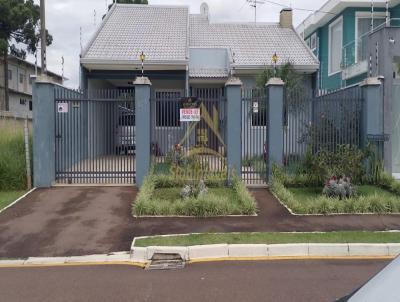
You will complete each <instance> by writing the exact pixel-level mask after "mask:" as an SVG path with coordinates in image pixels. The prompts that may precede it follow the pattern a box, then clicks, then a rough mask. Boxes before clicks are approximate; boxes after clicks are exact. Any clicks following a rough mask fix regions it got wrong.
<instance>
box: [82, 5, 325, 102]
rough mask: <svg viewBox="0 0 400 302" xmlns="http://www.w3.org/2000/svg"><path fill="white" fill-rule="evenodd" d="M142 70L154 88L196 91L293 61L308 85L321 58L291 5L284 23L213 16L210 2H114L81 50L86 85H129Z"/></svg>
mask: <svg viewBox="0 0 400 302" xmlns="http://www.w3.org/2000/svg"><path fill="white" fill-rule="evenodd" d="M142 52H143V53H144V55H145V56H146V59H145V62H144V75H145V76H147V77H148V78H149V79H150V81H151V82H152V88H153V95H154V96H158V95H161V94H162V93H173V94H175V95H176V94H178V95H182V96H184V95H187V96H189V95H195V94H197V93H200V92H199V91H200V90H199V89H200V88H204V87H207V88H215V89H216V90H222V88H223V87H224V84H225V83H226V81H227V80H228V78H229V77H231V76H235V77H239V78H240V79H241V80H242V82H243V85H244V86H245V87H254V86H255V85H256V77H257V75H258V74H259V73H261V72H262V71H263V70H264V69H265V68H272V57H273V55H274V53H276V54H277V55H278V58H279V60H278V64H283V63H286V62H291V63H292V64H293V65H294V67H295V68H296V70H298V71H299V72H301V73H303V74H304V75H305V77H306V78H307V80H308V83H307V85H309V86H311V84H312V80H313V76H314V75H315V73H316V71H317V70H318V67H319V62H318V60H317V59H316V57H315V56H314V55H313V54H312V52H311V51H310V50H309V49H308V47H307V46H306V44H305V43H304V41H303V40H302V39H301V37H300V36H299V35H298V34H297V33H296V31H295V30H294V28H293V26H292V10H291V9H284V10H282V12H281V16H280V23H257V24H254V23H216V22H212V20H210V17H209V9H208V6H207V4H203V5H202V6H201V13H200V14H190V13H189V8H188V7H187V6H166V5H161V6H156V5H129V4H114V5H113V7H112V8H111V10H110V11H109V12H108V14H107V15H106V17H105V18H104V20H103V22H102V24H101V26H100V27H99V29H98V31H97V32H96V33H95V35H94V36H93V38H92V39H91V40H90V42H89V43H88V45H87V46H86V48H85V49H84V50H83V51H82V54H81V70H82V77H81V78H82V84H81V86H82V88H88V89H95V88H122V87H129V86H130V85H131V82H132V80H134V79H135V77H136V76H138V75H141V68H142V66H141V61H140V59H139V56H140V54H141V53H142Z"/></svg>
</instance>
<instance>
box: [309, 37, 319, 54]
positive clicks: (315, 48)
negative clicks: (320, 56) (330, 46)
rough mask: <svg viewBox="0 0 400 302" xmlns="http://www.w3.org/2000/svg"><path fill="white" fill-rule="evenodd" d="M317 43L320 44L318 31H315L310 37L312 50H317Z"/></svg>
mask: <svg viewBox="0 0 400 302" xmlns="http://www.w3.org/2000/svg"><path fill="white" fill-rule="evenodd" d="M313 40H314V43H315V45H314V47H313ZM317 45H318V42H317V33H313V34H312V35H311V37H310V49H311V50H312V51H315V50H317Z"/></svg>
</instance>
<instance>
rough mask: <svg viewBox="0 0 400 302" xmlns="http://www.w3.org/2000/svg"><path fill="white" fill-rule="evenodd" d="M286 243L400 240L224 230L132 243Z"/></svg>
mask: <svg viewBox="0 0 400 302" xmlns="http://www.w3.org/2000/svg"><path fill="white" fill-rule="evenodd" d="M224 243H226V244H288V243H400V232H330V233H228V234H193V235H184V236H168V237H161V236H155V237H149V238H144V239H137V240H136V241H135V246H137V247H146V246H192V245H206V244H224Z"/></svg>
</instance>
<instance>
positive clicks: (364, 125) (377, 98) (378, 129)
mask: <svg viewBox="0 0 400 302" xmlns="http://www.w3.org/2000/svg"><path fill="white" fill-rule="evenodd" d="M381 85H382V83H381V81H380V80H379V79H378V78H367V79H365V80H364V81H363V82H362V83H361V84H360V86H361V88H362V96H363V101H364V103H363V106H362V111H361V147H363V148H365V147H366V146H367V145H368V143H369V142H371V143H374V144H375V145H376V146H375V147H376V148H377V149H376V151H377V152H379V153H380V154H377V155H383V149H384V142H385V141H386V140H387V139H388V138H387V137H386V136H385V133H384V115H383V110H384V99H383V95H382V89H381ZM388 162H389V165H388V166H387V167H385V168H386V170H388V169H390V168H391V159H388V158H385V166H386V165H387V163H388Z"/></svg>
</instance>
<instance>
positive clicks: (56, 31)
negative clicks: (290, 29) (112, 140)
mask: <svg viewBox="0 0 400 302" xmlns="http://www.w3.org/2000/svg"><path fill="white" fill-rule="evenodd" d="M325 1H326V0H274V1H273V2H277V3H281V4H282V5H287V6H291V7H293V8H301V9H309V10H316V9H319V8H320V7H321V6H322V4H323V3H324V2H325ZM36 2H39V0H36ZM202 2H205V1H204V0H149V4H171V5H173V4H178V5H182V4H183V5H188V6H190V12H191V13H199V11H200V5H201V3H202ZM206 2H207V3H208V5H209V7H210V17H211V22H224V21H230V22H232V21H240V22H251V21H254V8H251V7H250V6H249V5H248V4H247V3H246V0H208V1H206ZM110 3H112V0H62V1H60V0H46V18H47V19H46V23H47V24H46V27H47V28H48V30H49V31H50V33H51V34H52V35H53V44H52V45H51V46H50V47H49V48H48V53H47V62H48V63H47V65H48V69H49V70H51V71H53V72H56V73H60V74H61V70H62V67H61V57H62V56H64V59H65V71H64V74H65V76H66V77H67V78H69V81H67V82H66V83H65V85H67V86H69V87H73V88H76V87H78V85H79V54H80V49H81V47H80V27H82V44H83V46H85V45H86V43H87V41H88V40H89V39H90V37H91V36H92V35H93V32H94V31H95V29H96V28H97V27H98V26H99V24H100V22H101V18H102V16H103V15H104V14H105V13H106V11H107V7H108V5H109V4H110ZM281 9H282V7H281V6H279V5H275V4H271V3H265V4H263V5H260V6H259V7H258V9H257V15H258V18H257V20H258V21H262V22H277V21H278V20H279V12H280V10H281ZM95 12H96V13H95ZM309 14H310V12H309V11H305V10H294V24H295V25H298V24H299V23H301V21H302V20H303V19H304V18H306V17H307V16H308V15H309ZM28 60H29V61H32V62H33V58H32V56H29V57H28ZM39 62H40V59H39Z"/></svg>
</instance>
